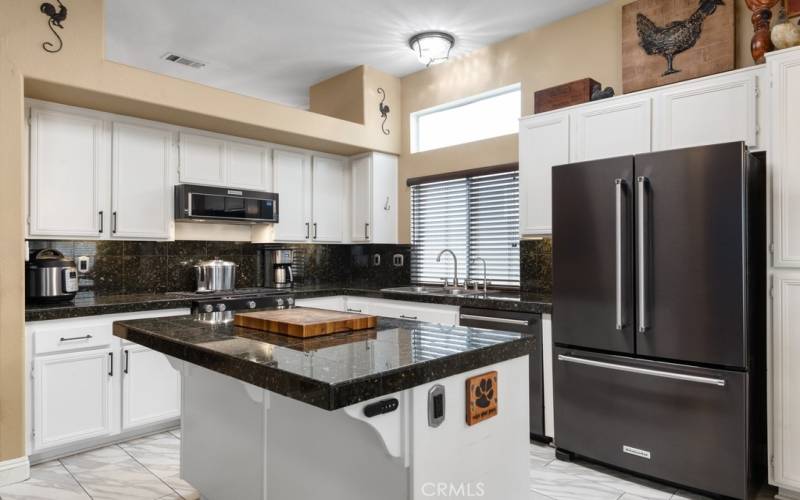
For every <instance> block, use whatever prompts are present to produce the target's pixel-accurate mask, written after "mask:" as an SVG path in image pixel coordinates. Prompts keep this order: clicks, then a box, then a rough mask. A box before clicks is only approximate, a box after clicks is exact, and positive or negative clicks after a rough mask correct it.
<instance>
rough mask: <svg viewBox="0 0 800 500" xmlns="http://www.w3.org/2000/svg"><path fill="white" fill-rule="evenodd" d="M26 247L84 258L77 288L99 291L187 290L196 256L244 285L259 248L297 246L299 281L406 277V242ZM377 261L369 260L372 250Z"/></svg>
mask: <svg viewBox="0 0 800 500" xmlns="http://www.w3.org/2000/svg"><path fill="white" fill-rule="evenodd" d="M29 244H30V248H31V250H34V249H41V248H55V249H57V250H59V251H61V253H63V254H64V255H65V256H67V257H69V258H72V259H77V258H78V257H80V256H86V257H87V258H88V259H89V272H87V273H85V274H79V280H78V284H79V287H80V289H81V291H94V292H96V293H101V294H119V293H149V292H172V291H192V290H194V288H195V281H194V271H193V266H194V264H195V263H197V262H198V261H201V260H206V259H212V258H214V257H219V258H221V259H225V260H229V261H232V262H235V263H236V264H238V265H239V267H238V269H237V276H236V286H237V287H238V288H247V287H254V286H259V285H260V284H262V283H263V281H262V280H263V278H262V276H261V271H260V270H259V262H260V258H259V249H261V248H293V249H295V250H297V255H296V258H295V261H296V268H297V269H296V271H297V273H296V274H297V281H298V282H301V283H304V284H318V283H332V282H336V283H356V282H359V281H365V280H370V281H373V282H376V283H379V284H386V285H402V284H406V283H409V282H410V279H411V277H410V276H411V272H410V254H411V249H410V246H408V245H311V244H305V245H303V244H299V245H279V244H271V245H260V244H254V243H243V242H219V241H170V242H153V241H66V240H63V241H62V240H58V241H51V240H47V241H46V240H31V241H30V242H29ZM375 253H378V254H380V255H381V264H380V265H379V266H374V265H372V255H373V254H375ZM395 253H401V254H403V256H404V265H403V267H394V266H393V264H392V255H393V254H395Z"/></svg>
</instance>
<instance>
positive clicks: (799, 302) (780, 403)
mask: <svg viewBox="0 0 800 500" xmlns="http://www.w3.org/2000/svg"><path fill="white" fill-rule="evenodd" d="M774 280H775V281H774V287H775V288H774V296H775V299H774V300H775V303H774V304H773V311H774V314H775V315H774V324H773V341H772V365H773V366H772V395H773V408H772V419H773V420H772V429H773V432H772V435H773V443H772V444H773V450H772V455H773V456H774V457H775V465H774V469H773V476H774V477H773V480H774V481H770V482H771V483H773V484H776V485H778V486H782V487H785V488H791V489H793V490H798V491H800V425H798V422H800V391H798V389H797V387H798V386H800V363H798V360H799V359H800V273H796V272H794V273H786V274H784V273H781V274H778V275H776V276H775V278H774Z"/></svg>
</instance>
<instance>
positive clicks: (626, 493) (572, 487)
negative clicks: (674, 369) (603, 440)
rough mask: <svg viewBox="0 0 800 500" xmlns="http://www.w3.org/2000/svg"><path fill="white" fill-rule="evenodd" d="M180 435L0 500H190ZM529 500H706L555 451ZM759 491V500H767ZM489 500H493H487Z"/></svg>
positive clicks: (114, 452)
mask: <svg viewBox="0 0 800 500" xmlns="http://www.w3.org/2000/svg"><path fill="white" fill-rule="evenodd" d="M180 437H181V435H180V431H178V430H174V431H170V432H164V433H160V434H154V435H152V436H147V437H143V438H139V439H135V440H133V441H128V442H126V443H121V444H119V445H113V446H107V447H105V448H99V449H97V450H92V451H88V452H85V453H80V454H78V455H73V456H70V457H65V458H62V459H60V460H52V461H50V462H46V463H43V464H39V465H36V466H34V467H33V468H32V470H31V479H29V480H28V481H25V482H23V483H19V484H14V485H11V486H7V487H5V488H0V499H2V500H86V499H96V500H101V499H102V500H105V499H113V500H122V499H132V500H133V499H135V500H139V499H141V500H158V499H164V500H167V499H168V500H181V499H187V500H195V499H197V498H198V497H199V496H198V494H197V491H195V490H194V488H192V487H191V486H190V485H189V484H188V483H187V482H185V481H183V480H181V479H180V478H179V477H178V468H179V460H180V454H179V450H180ZM530 471H531V492H530V499H529V500H590V499H591V500H605V499H608V500H641V499H664V500H702V499H705V498H706V497H704V496H701V495H696V494H693V493H687V492H684V491H680V490H678V489H677V488H674V487H671V486H665V485H663V484H659V483H656V482H653V481H648V480H645V479H640V478H637V477H634V476H631V475H628V474H625V473H622V472H618V471H613V470H609V469H606V468H604V467H601V466H598V465H594V464H588V463H585V462H573V463H568V462H561V461H559V460H556V459H555V450H554V449H553V448H551V447H549V446H545V445H541V444H531V447H530ZM772 495H774V492H773V491H765V492H764V494H763V495H759V499H765V500H766V499H767V498H771V496H772ZM492 500H493V499H492Z"/></svg>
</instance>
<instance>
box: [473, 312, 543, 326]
mask: <svg viewBox="0 0 800 500" xmlns="http://www.w3.org/2000/svg"><path fill="white" fill-rule="evenodd" d="M459 317H460V318H461V319H472V320H475V321H491V322H492V323H503V324H506V325H520V326H530V324H531V322H530V321H528V320H527V319H513V318H492V317H489V316H476V315H474V314H459Z"/></svg>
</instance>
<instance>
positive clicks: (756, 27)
mask: <svg viewBox="0 0 800 500" xmlns="http://www.w3.org/2000/svg"><path fill="white" fill-rule="evenodd" d="M745 3H746V4H747V7H748V8H749V9H750V10H751V11H753V17H752V21H753V31H754V34H753V40H752V41H751V42H750V52H751V53H752V55H753V61H755V62H756V63H763V62H764V54H766V53H767V52H769V51H770V50H772V48H773V46H772V40H770V33H769V25H770V21H771V20H772V8H773V7H775V5H777V4H778V0H745Z"/></svg>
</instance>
